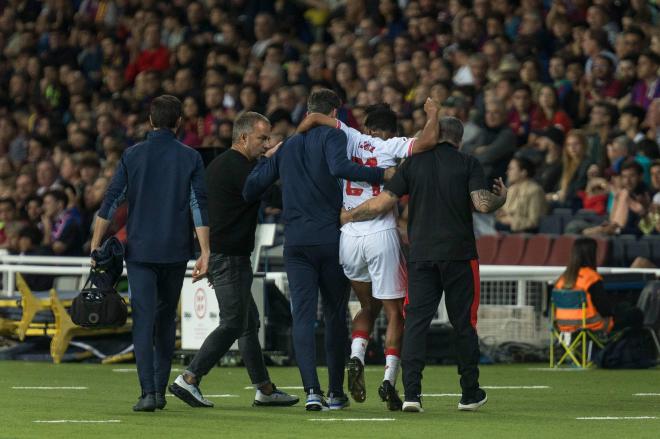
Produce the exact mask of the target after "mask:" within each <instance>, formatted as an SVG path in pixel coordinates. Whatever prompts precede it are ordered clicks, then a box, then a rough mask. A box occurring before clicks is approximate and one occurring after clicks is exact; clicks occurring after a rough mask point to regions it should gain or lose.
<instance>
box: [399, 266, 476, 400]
mask: <svg viewBox="0 0 660 439" xmlns="http://www.w3.org/2000/svg"><path fill="white" fill-rule="evenodd" d="M479 288H480V283H479V263H478V262H477V260H476V259H473V260H471V261H434V262H410V263H408V300H407V304H406V305H405V311H406V321H405V328H404V332H403V350H402V356H401V367H402V369H403V386H404V388H405V394H406V401H419V400H420V398H421V394H422V371H423V370H424V366H425V360H426V335H427V332H428V329H429V325H430V324H431V320H433V317H434V315H435V313H436V312H437V310H438V305H439V304H440V299H441V298H442V293H443V291H444V292H445V305H446V307H447V313H448V314H449V321H450V323H451V324H452V326H453V327H454V331H455V332H456V344H457V346H456V352H457V361H458V373H459V375H460V376H461V389H462V390H463V395H466V396H472V394H473V393H474V392H475V391H476V390H477V389H478V388H479V367H478V364H479V356H480V353H479V338H478V337H477V331H476V325H477V310H478V308H479Z"/></svg>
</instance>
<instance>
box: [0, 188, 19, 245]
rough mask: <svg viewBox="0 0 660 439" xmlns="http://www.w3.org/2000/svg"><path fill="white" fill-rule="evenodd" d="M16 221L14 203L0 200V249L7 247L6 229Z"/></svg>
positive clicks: (16, 212)
mask: <svg viewBox="0 0 660 439" xmlns="http://www.w3.org/2000/svg"><path fill="white" fill-rule="evenodd" d="M17 219H18V211H17V209H16V202H15V201H14V200H13V199H12V198H0V248H2V249H5V248H7V247H9V237H8V236H7V235H8V233H7V232H8V229H10V228H11V227H12V223H14V222H16V221H17Z"/></svg>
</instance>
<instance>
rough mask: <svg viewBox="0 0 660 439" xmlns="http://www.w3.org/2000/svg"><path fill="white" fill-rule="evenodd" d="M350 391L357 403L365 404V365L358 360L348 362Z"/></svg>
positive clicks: (355, 358) (353, 359) (352, 359)
mask: <svg viewBox="0 0 660 439" xmlns="http://www.w3.org/2000/svg"><path fill="white" fill-rule="evenodd" d="M347 367H348V391H349V392H351V396H352V397H353V399H354V400H355V402H364V401H365V400H366V399H367V390H366V387H365V385H364V365H363V364H362V362H361V361H360V360H359V359H358V358H357V357H353V358H351V359H350V360H348V366H347Z"/></svg>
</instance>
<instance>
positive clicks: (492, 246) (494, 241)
mask: <svg viewBox="0 0 660 439" xmlns="http://www.w3.org/2000/svg"><path fill="white" fill-rule="evenodd" d="M499 247H500V237H499V236H497V235H485V236H482V237H480V238H479V239H477V254H478V255H479V263H480V264H482V265H489V264H493V263H495V258H497V252H498V250H499Z"/></svg>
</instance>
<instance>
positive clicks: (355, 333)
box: [351, 331, 369, 340]
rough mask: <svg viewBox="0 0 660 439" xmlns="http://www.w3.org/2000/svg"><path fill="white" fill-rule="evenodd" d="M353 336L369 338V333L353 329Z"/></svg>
mask: <svg viewBox="0 0 660 439" xmlns="http://www.w3.org/2000/svg"><path fill="white" fill-rule="evenodd" d="M351 338H363V339H365V340H369V333H368V332H367V331H353V332H352V333H351Z"/></svg>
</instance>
